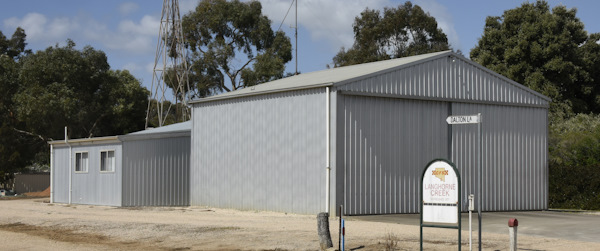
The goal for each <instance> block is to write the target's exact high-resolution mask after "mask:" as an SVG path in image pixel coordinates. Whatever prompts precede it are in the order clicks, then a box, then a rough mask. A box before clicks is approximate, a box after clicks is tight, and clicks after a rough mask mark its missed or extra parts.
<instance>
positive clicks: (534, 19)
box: [471, 1, 600, 122]
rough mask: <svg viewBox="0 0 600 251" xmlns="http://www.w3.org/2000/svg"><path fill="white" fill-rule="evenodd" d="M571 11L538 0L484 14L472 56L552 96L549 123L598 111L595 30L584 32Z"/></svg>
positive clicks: (486, 65) (497, 70)
mask: <svg viewBox="0 0 600 251" xmlns="http://www.w3.org/2000/svg"><path fill="white" fill-rule="evenodd" d="M576 13H577V10H576V9H575V8H572V9H567V8H566V7H565V6H556V7H554V8H553V9H552V11H550V7H549V5H548V3H547V2H546V1H537V2H535V3H523V4H522V5H521V7H518V8H515V9H510V10H507V11H505V12H504V14H503V15H502V16H501V17H487V19H486V22H485V27H484V33H483V35H482V37H481V38H480V39H479V42H478V45H477V46H476V47H475V48H473V49H472V50H471V59H472V60H474V61H476V62H478V63H480V64H481V65H483V66H485V67H487V68H490V69H491V70H494V71H496V72H498V73H500V74H502V75H504V76H506V77H508V78H510V79H512V80H514V81H516V82H518V83H521V84H523V85H525V86H527V87H529V88H531V89H533V90H535V91H538V92H540V93H542V94H544V95H546V96H548V97H550V98H552V100H553V102H552V104H551V107H550V113H551V121H553V122H557V121H559V120H561V119H562V118H567V117H570V116H572V115H573V114H574V113H588V112H599V111H600V110H599V108H600V86H599V84H600V82H599V81H600V77H599V75H598V73H597V69H598V66H599V62H600V60H599V56H598V51H599V48H600V45H598V44H597V42H598V38H599V37H600V35H599V34H592V35H590V36H588V35H587V32H586V31H585V30H584V25H583V23H582V22H581V21H580V20H579V18H577V17H576ZM594 67H595V68H594Z"/></svg>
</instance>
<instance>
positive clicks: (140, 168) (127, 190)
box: [123, 137, 190, 206]
mask: <svg viewBox="0 0 600 251" xmlns="http://www.w3.org/2000/svg"><path fill="white" fill-rule="evenodd" d="M123 145H124V146H123V148H124V151H123V152H124V162H123V163H124V165H125V168H124V169H125V171H126V172H125V173H126V176H124V179H123V182H124V184H125V185H124V191H123V205H124V206H188V205H189V204H190V203H189V197H188V196H187V191H188V190H189V181H188V177H189V158H190V137H174V138H161V139H147V140H133V141H125V142H123Z"/></svg>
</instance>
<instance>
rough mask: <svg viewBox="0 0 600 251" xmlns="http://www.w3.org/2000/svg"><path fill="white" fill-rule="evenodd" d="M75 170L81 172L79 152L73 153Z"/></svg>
mask: <svg viewBox="0 0 600 251" xmlns="http://www.w3.org/2000/svg"><path fill="white" fill-rule="evenodd" d="M75 171H76V172H81V153H75Z"/></svg>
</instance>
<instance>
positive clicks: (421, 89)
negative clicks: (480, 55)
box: [340, 57, 548, 106]
mask: <svg viewBox="0 0 600 251" xmlns="http://www.w3.org/2000/svg"><path fill="white" fill-rule="evenodd" d="M391 79H394V80H395V81H390V80H391ZM340 88H341V90H344V91H352V92H363V93H373V94H389V95H397V96H411V97H426V98H430V99H431V98H440V99H453V100H456V99H458V100H465V101H467V102H468V101H469V100H476V101H479V102H502V103H507V104H512V105H514V104H522V105H538V106H543V105H548V101H546V100H543V99H542V98H541V97H539V96H536V95H535V94H533V93H531V91H530V90H528V89H527V88H525V87H522V86H518V84H514V83H513V82H509V81H507V80H505V79H504V78H500V77H498V76H497V75H494V74H492V73H490V72H488V70H487V69H484V68H481V67H480V66H476V65H474V64H473V63H472V62H470V61H466V60H463V59H460V58H455V59H454V61H452V60H451V59H449V58H447V57H442V58H438V59H434V60H430V61H425V62H422V63H419V64H416V65H411V66H408V67H403V68H399V69H397V70H395V71H389V72H385V73H382V74H379V75H374V76H372V77H369V78H362V79H359V80H356V81H354V82H350V83H348V84H345V85H343V86H341V87H340Z"/></svg>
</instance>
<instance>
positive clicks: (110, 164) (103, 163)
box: [100, 151, 115, 172]
mask: <svg viewBox="0 0 600 251" xmlns="http://www.w3.org/2000/svg"><path fill="white" fill-rule="evenodd" d="M114 171H115V151H101V152H100V172H114Z"/></svg>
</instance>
